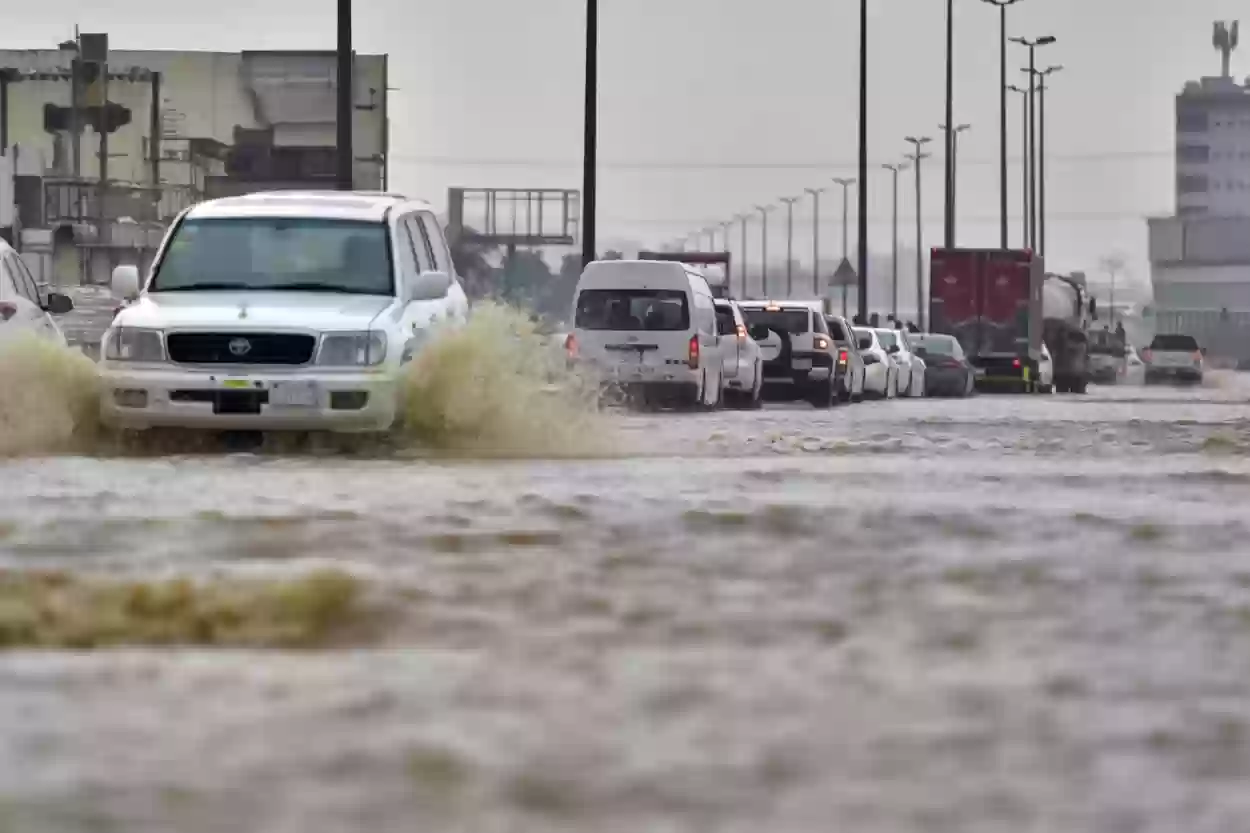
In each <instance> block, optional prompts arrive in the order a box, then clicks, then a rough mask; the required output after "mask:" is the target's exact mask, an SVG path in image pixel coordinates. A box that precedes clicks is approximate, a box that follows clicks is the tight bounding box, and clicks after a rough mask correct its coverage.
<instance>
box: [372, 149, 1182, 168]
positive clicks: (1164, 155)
mask: <svg viewBox="0 0 1250 833" xmlns="http://www.w3.org/2000/svg"><path fill="white" fill-rule="evenodd" d="M1175 156H1176V151H1175V150H1174V149H1172V150H1113V151H1103V152H1099V153H1068V154H1064V153H1047V154H1046V161H1047V162H1048V163H1069V164H1106V163H1124V162H1147V161H1156V160H1162V159H1174V158H1175ZM389 159H390V161H392V162H397V163H401V164H408V165H422V166H425V167H446V168H534V169H537V168H547V169H551V170H568V169H580V167H581V164H582V163H581V161H580V160H577V159H569V160H562V159H538V158H515V159H507V158H497V157H494V158H492V157H464V156H429V155H410V154H404V153H392V154H390V156H389ZM892 160H893V157H891V159H890V160H887V161H892ZM1008 160H1009V161H1010V162H1014V163H1016V164H1019V163H1020V161H1021V157H1019V156H1010V157H1008ZM998 163H999V160H998V158H997V157H994V158H989V157H986V158H982V159H977V158H970V159H964V158H960V160H959V165H960V167H961V168H962V167H963V166H965V165H974V166H988V165H997V164H998ZM858 164H859V163H858V162H857V161H825V162H810V161H809V162H776V161H762V160H761V161H727V162H693V161H688V160H635V161H624V160H621V161H616V162H613V161H604V162H601V163H600V164H599V167H600V168H601V169H602V170H609V171H611V170H616V171H732V170H761V171H765V170H767V171H823V170H838V169H851V168H855V167H857V166H858Z"/></svg>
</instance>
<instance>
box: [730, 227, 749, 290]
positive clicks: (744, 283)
mask: <svg viewBox="0 0 1250 833" xmlns="http://www.w3.org/2000/svg"><path fill="white" fill-rule="evenodd" d="M734 219H735V220H737V221H738V222H739V223H742V269H741V270H739V271H740V272H741V274H742V298H743V300H745V299H747V298H750V297H751V292H750V290H749V288H748V287H747V221H748V220H750V219H751V215H750V214H739V215H738V216H737V217H734Z"/></svg>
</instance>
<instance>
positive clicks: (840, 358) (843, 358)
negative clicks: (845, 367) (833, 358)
mask: <svg viewBox="0 0 1250 833" xmlns="http://www.w3.org/2000/svg"><path fill="white" fill-rule="evenodd" d="M838 364H846V351H845V350H839V351H838Z"/></svg>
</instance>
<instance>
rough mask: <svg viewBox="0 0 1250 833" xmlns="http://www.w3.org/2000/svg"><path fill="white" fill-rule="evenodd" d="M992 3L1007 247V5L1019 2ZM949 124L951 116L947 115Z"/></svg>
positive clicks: (1002, 245) (1002, 0)
mask: <svg viewBox="0 0 1250 833" xmlns="http://www.w3.org/2000/svg"><path fill="white" fill-rule="evenodd" d="M984 2H986V3H989V4H990V5H993V6H997V7H998V14H999V17H998V26H999V40H1000V43H999V46H1000V48H1001V52H1002V54H1001V67H1000V69H1001V71H1002V78H1001V80H1000V86H999V90H998V96H999V98H998V108H999V125H998V129H999V142H1000V147H999V160H998V188H999V212H1000V214H1001V221H1000V224H1001V228H1000V229H999V235H1000V240H999V247H1000V248H1003V249H1006V248H1007V246H1008V242H1009V241H1008V240H1007V7H1008V6H1010V5H1012V4H1013V3H1015V2H1017V0H984ZM947 119H948V121H947V123H948V124H949V123H950V122H949V116H948V117H947Z"/></svg>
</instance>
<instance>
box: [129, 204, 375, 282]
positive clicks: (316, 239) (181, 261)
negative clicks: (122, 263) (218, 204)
mask: <svg viewBox="0 0 1250 833" xmlns="http://www.w3.org/2000/svg"><path fill="white" fill-rule="evenodd" d="M389 238H390V235H389V234H388V232H387V227H386V225H385V224H384V223H371V222H361V221H357V220H328V219H322V218H312V217H243V218H233V217H232V218H228V219H224V218H223V219H200V220H197V219H191V220H186V221H185V222H183V223H182V225H180V226H179V227H178V230H177V231H176V232H175V233H174V237H173V239H172V240H170V242H169V245H168V247H167V248H166V249H165V255H164V257H162V258H161V261H160V265H159V266H158V267H157V271H156V274H155V276H153V278H152V283H151V285H150V286H149V287H148V290H149V291H151V292H176V291H189V290H197V289H205V290H207V289H230V290H275V291H276V290H294V291H303V292H344V293H350V294H354V295H394V294H395V282H394V278H393V277H392V275H393V272H392V269H391V250H390V243H389Z"/></svg>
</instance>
